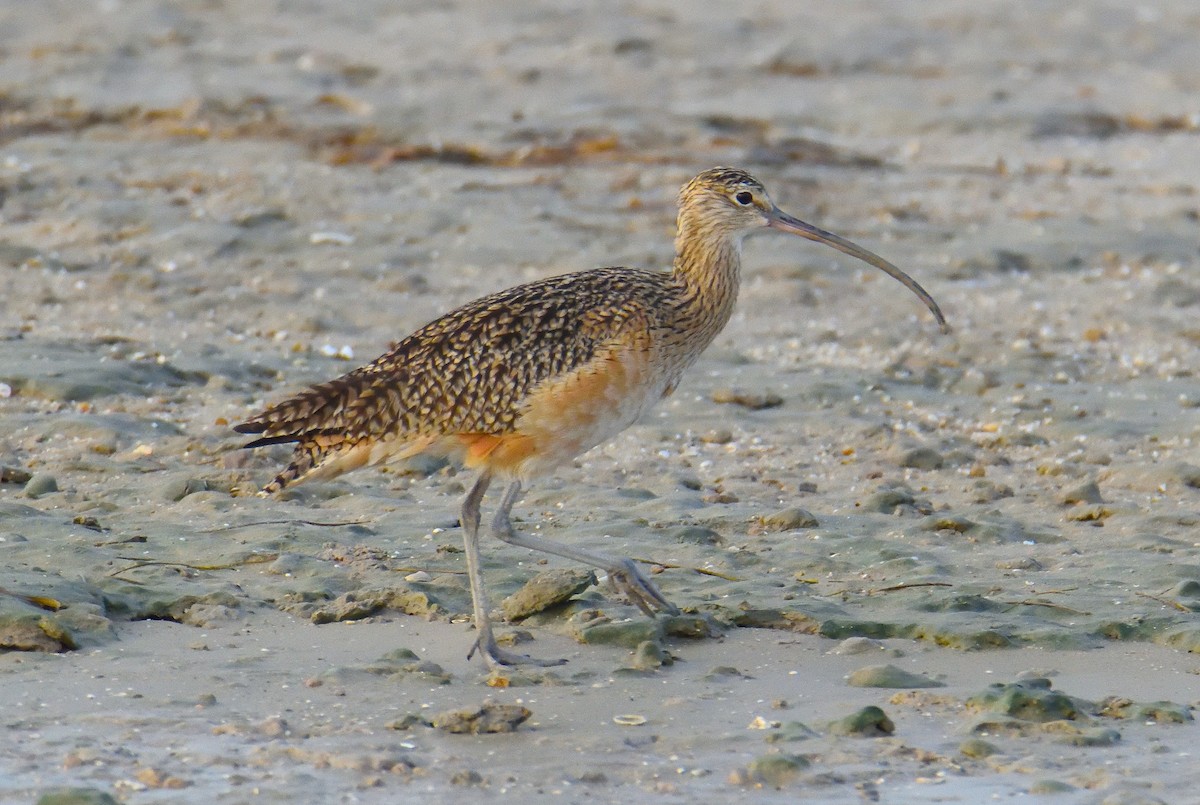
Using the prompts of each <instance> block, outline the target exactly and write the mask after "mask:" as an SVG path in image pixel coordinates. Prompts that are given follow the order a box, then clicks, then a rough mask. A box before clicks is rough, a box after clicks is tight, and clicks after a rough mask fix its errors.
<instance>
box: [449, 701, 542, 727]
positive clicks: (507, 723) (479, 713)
mask: <svg viewBox="0 0 1200 805" xmlns="http://www.w3.org/2000/svg"><path fill="white" fill-rule="evenodd" d="M532 715H533V712H532V711H531V710H529V709H528V708H526V707H522V706H520V705H517V704H494V703H491V702H487V703H484V704H482V705H480V706H479V707H466V708H462V709H460V710H445V711H443V712H441V713H435V714H434V715H433V716H431V717H430V718H429V720H428V721H427V722H426V723H427V724H428V725H429V726H431V727H433V728H435V729H439V730H442V731H443V732H450V733H454V734H456V735H483V734H492V733H499V732H515V731H516V729H517V727H519V726H521V725H522V724H524V723H525V722H526V721H527V720H528V719H529V717H530V716H532Z"/></svg>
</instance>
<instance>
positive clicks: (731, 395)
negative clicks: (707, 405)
mask: <svg viewBox="0 0 1200 805" xmlns="http://www.w3.org/2000/svg"><path fill="white" fill-rule="evenodd" d="M712 401H713V402H715V403H718V404H725V403H732V404H734V405H740V406H742V407H743V408H749V409H750V410H752V411H759V410H762V409H764V408H777V407H779V406H781V405H783V398H782V397H780V396H779V395H778V394H774V393H772V392H769V391H768V392H764V393H763V394H752V393H749V392H745V391H742V390H740V389H729V388H721V389H714V390H713V393H712Z"/></svg>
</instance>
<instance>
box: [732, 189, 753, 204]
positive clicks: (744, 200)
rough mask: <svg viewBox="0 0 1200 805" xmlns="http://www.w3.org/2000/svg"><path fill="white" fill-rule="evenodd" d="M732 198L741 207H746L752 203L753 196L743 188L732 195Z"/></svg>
mask: <svg viewBox="0 0 1200 805" xmlns="http://www.w3.org/2000/svg"><path fill="white" fill-rule="evenodd" d="M733 200H734V201H736V202H737V203H738V204H741V205H742V206H743V207H748V206H749V205H750V204H751V203H753V201H754V196H753V195H751V194H750V193H749V192H747V191H745V190H743V191H742V192H740V193H738V194H737V195H736V196H734V197H733Z"/></svg>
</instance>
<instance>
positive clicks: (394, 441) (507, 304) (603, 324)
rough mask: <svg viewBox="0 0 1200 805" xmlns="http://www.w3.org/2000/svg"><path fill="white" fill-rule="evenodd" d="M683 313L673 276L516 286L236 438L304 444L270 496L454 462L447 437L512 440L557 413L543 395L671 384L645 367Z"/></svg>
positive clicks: (577, 277)
mask: <svg viewBox="0 0 1200 805" xmlns="http://www.w3.org/2000/svg"><path fill="white" fill-rule="evenodd" d="M678 303H679V289H678V287H677V286H676V285H675V284H674V280H673V279H672V275H671V274H668V273H661V272H650V271H639V270H634V269H624V268H602V269H596V270H593V271H584V272H579V273H575V274H567V275H563V276H558V277H551V278H548V279H545V280H541V281H538V282H533V283H529V284H526V285H520V286H517V287H515V288H510V289H508V290H504V291H500V292H498V293H494V294H491V295H489V296H484V297H482V298H480V299H477V300H475V301H473V302H470V303H468V304H466V305H464V306H462V307H460V308H457V309H456V310H454V311H452V312H450V313H447V314H446V315H444V316H442V317H440V318H438V319H436V320H434V321H432V322H430V323H429V324H427V325H425V326H424V327H422V328H420V329H419V330H417V331H416V332H415V333H413V334H412V335H410V336H408V337H407V338H405V339H404V340H403V341H400V342H399V343H398V344H396V345H395V346H394V347H393V348H392V349H391V350H389V351H388V352H387V353H385V354H384V355H381V356H380V357H379V358H377V359H376V360H374V361H372V362H371V363H369V364H367V365H366V366H363V367H361V368H359V369H356V370H354V371H353V372H350V373H348V374H346V375H343V376H342V377H339V378H337V379H335V380H331V381H329V382H326V383H322V384H319V385H316V386H313V387H311V388H309V389H307V390H305V391H303V392H301V393H299V394H297V395H295V396H294V397H292V398H290V399H287V400H284V401H283V402H280V403H278V404H276V405H274V406H272V407H270V408H268V409H267V410H266V411H264V412H262V413H261V414H259V415H257V416H255V417H253V418H252V419H250V420H248V421H247V422H246V423H244V424H242V425H239V426H237V430H238V431H240V432H242V433H256V434H261V437H260V438H259V439H257V440H255V441H254V442H251V443H250V444H249V445H247V446H248V447H254V446H260V445H264V444H278V443H286V442H296V443H297V447H296V451H297V452H296V456H295V459H294V460H293V463H292V465H291V466H289V467H288V468H287V470H285V471H284V472H283V473H282V474H281V475H280V476H279V477H278V478H277V479H276V480H275V481H274V482H273V483H272V484H271V486H269V487H268V490H267V491H273V489H272V487H273V488H279V487H282V486H283V485H285V484H286V483H288V482H291V481H294V480H296V479H301V478H304V477H309V476H318V475H319V476H320V477H327V476H332V475H336V474H338V473H340V472H343V471H346V470H349V469H353V468H355V467H357V466H362V465H363V464H368V463H376V462H377V461H380V460H385V459H389V458H395V457H400V458H403V457H405V456H411V455H415V454H416V453H420V452H423V451H426V450H430V449H442V450H443V451H445V452H450V450H449V447H448V446H449V445H451V444H453V443H452V442H448V441H447V437H463V438H464V439H465V441H463V440H460V441H459V442H457V443H458V444H462V445H464V447H465V448H471V446H472V444H477V443H478V438H479V437H502V436H504V435H506V434H514V433H516V431H517V429H518V427H519V426H520V425H521V424H522V421H523V417H525V419H526V420H527V419H528V416H529V414H530V407H531V404H534V403H537V402H539V401H540V402H541V403H543V405H545V404H546V403H549V407H548V408H547V411H549V412H553V411H554V406H553V400H550V399H546V396H547V394H551V393H552V392H553V393H559V392H560V391H561V389H567V390H571V389H575V388H577V387H579V384H580V383H582V382H585V381H590V382H593V383H596V382H601V381H603V376H604V375H605V374H606V373H609V374H611V372H613V371H616V370H620V371H622V372H624V373H625V374H624V375H622V377H621V378H618V379H617V380H619V382H620V384H623V386H638V387H640V386H645V385H646V384H647V383H649V385H650V386H654V385H658V386H662V385H665V383H666V382H667V381H666V380H665V379H664V380H663V381H662V382H656V381H655V378H652V377H647V376H646V371H647V370H646V369H645V368H644V367H653V366H657V365H659V364H661V363H662V362H661V361H658V362H656V361H655V360H654V358H653V355H652V353H654V352H655V350H656V345H657V344H658V342H660V341H664V340H668V339H666V338H665V336H664V331H665V330H669V329H670V328H671V327H672V326H674V321H673V318H672V317H673V316H674V311H675V310H676V308H677V307H678ZM617 362H624V363H630V364H631V365H630V366H625V367H621V366H616V365H615V364H616V363H617ZM633 364H636V365H633ZM643 364H644V367H643ZM681 368H682V367H681ZM635 375H636V376H635ZM617 380H613V381H612V382H613V383H615V382H617ZM609 385H612V383H609ZM637 390H638V389H636V388H630V389H627V390H626V392H625V393H629V392H631V391H637ZM616 391H617V390H616V389H615V387H614V388H610V389H608V393H609V394H612V393H614V392H616ZM657 393H658V394H659V395H660V394H661V388H659V390H658V392H657ZM539 395H540V396H539ZM641 407H643V408H644V405H642V406H641ZM636 413H640V410H639V411H632V410H631V411H630V412H628V413H624V414H622V413H620V412H618V414H616V415H615V416H617V418H618V419H622V418H624V419H627V418H628V417H629V416H631V415H635V414H636ZM545 416H546V417H552V413H547V414H546V415H545ZM524 424H528V422H525V423H524ZM543 424H545V423H543ZM617 424H619V425H620V427H624V426H626V425H628V424H629V423H628V422H622V423H617V422H614V423H613V427H616V425H617ZM611 429H612V428H611V427H610V428H598V429H595V431H596V434H598V435H601V436H602V435H603V434H602V433H601V431H605V432H607V431H608V430H611ZM618 429H619V428H618ZM591 437H592V434H589V435H588V436H587V437H585V438H583V440H584V441H586V440H588V439H589V438H591ZM471 439H475V440H476V442H471V441H470V440H471ZM486 444H487V445H488V446H489V450H490V449H494V447H495V443H492V442H488V443H486ZM578 446H579V445H572V446H571V449H574V448H575V447H578ZM591 446H593V445H592V444H588V445H586V447H583V448H582V449H587V448H588V447H591ZM476 449H480V448H478V447H477V448H476ZM531 449H533V448H531ZM563 449H564V450H566V449H567V446H566V443H565V442H564V448H563ZM556 460H560V459H556Z"/></svg>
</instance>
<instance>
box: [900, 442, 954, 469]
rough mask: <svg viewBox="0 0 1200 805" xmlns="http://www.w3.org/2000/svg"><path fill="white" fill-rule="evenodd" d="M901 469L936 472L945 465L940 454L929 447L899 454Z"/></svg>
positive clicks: (916, 448) (915, 448)
mask: <svg viewBox="0 0 1200 805" xmlns="http://www.w3.org/2000/svg"><path fill="white" fill-rule="evenodd" d="M898 463H899V464H900V466H901V467H907V468H909V469H915V470H938V469H941V468H942V465H943V464H945V463H946V460H945V459H944V458H943V457H942V454H941V453H939V452H938V451H936V450H934V449H933V448H930V447H914V448H913V449H911V450H907V451H905V452H904V453H902V454H901V456H900V459H899V462H898Z"/></svg>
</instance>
